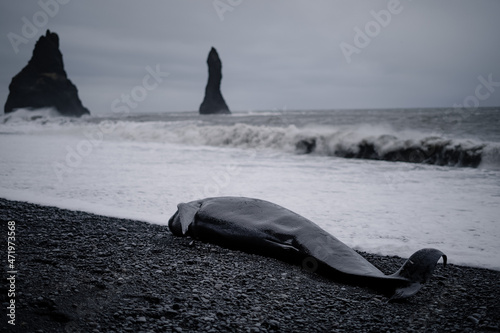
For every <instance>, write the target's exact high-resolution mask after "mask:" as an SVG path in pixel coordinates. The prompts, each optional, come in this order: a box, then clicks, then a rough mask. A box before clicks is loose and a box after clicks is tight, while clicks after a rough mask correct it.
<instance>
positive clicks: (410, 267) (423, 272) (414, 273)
mask: <svg viewBox="0 0 500 333" xmlns="http://www.w3.org/2000/svg"><path fill="white" fill-rule="evenodd" d="M441 257H443V266H446V261H447V259H448V258H447V257H446V255H445V254H444V253H443V252H441V251H439V250H437V249H430V248H426V249H421V250H418V251H417V252H415V253H414V254H412V255H411V257H410V258H408V260H406V262H405V263H404V264H403V266H401V268H400V269H399V270H398V271H397V272H396V273H394V274H392V275H391V276H393V277H397V278H404V279H406V280H408V281H409V285H407V286H404V287H401V288H398V289H396V291H395V292H394V295H392V297H391V299H390V300H396V299H402V298H407V297H410V296H412V295H414V294H416V293H417V292H418V291H419V290H420V288H422V285H423V284H424V283H426V282H427V281H428V280H429V278H430V277H431V276H432V273H433V272H434V269H435V268H436V265H437V263H438V261H439V259H440V258H441Z"/></svg>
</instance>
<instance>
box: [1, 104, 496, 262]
mask: <svg viewBox="0 0 500 333" xmlns="http://www.w3.org/2000/svg"><path fill="white" fill-rule="evenodd" d="M0 147H1V148H0V151H1V155H0V197H2V198H6V199H11V200H20V201H27V202H31V203H37V204H43V205H50V206H56V207H60V208H66V209H71V210H80V211H85V212H91V213H96V214H101V215H107V216H113V217H119V218H127V219H136V220H142V221H147V222H150V223H155V224H167V223H168V220H169V218H170V216H172V215H173V214H174V213H175V211H176V209H177V208H176V206H177V204H179V203H181V202H189V201H192V200H197V199H200V198H205V197H215V196H244V197H254V198H259V199H263V200H268V201H271V202H274V203H277V204H279V205H282V206H284V207H286V208H288V209H290V210H293V211H295V212H296V213H298V214H301V215H303V216H304V217H306V218H308V219H310V220H311V221H313V222H315V223H316V224H318V225H319V226H321V227H322V228H323V229H325V230H327V231H328V232H329V233H331V234H332V235H334V236H335V237H337V238H338V239H340V240H341V241H343V242H344V243H346V244H347V245H348V246H350V247H352V248H354V249H356V250H360V251H366V252H371V253H376V254H381V255H397V256H401V257H409V256H410V255H411V254H412V253H413V252H415V251H417V250H419V249H421V248H426V247H433V248H437V249H440V250H441V251H443V252H444V253H446V254H447V255H448V260H449V262H450V263H453V264H459V265H467V266H472V267H483V268H489V269H494V270H500V108H478V109H462V110H456V109H373V110H369V109H367V110H320V111H317V110H268V111H258V112H257V111H245V112H243V111H242V112H234V113H233V114H232V115H208V116H201V115H199V114H198V113H197V112H156V113H148V114H145V113H142V114H132V113H127V114H112V113H110V114H102V115H93V116H85V117H82V118H65V117H59V116H57V113H56V112H55V111H54V110H50V109H44V110H37V111H29V110H23V109H20V110H17V111H16V112H14V113H10V114H7V115H3V116H2V117H0ZM30 218H31V217H30ZM33 218H34V217H33ZM26 223H29V221H26ZM96 223H98V220H96ZM16 236H17V235H16ZM19 237H22V235H19Z"/></svg>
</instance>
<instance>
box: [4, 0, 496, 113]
mask: <svg viewBox="0 0 500 333" xmlns="http://www.w3.org/2000/svg"><path fill="white" fill-rule="evenodd" d="M58 1H60V2H62V3H65V2H67V3H66V4H58V2H56V0H41V1H39V2H38V1H29V2H28V1H2V2H1V3H0V13H1V14H0V29H1V32H2V33H1V38H0V40H1V42H0V44H1V45H0V74H1V75H0V100H1V102H2V107H3V105H4V104H5V101H6V99H7V95H8V85H9V83H10V80H11V78H12V77H13V76H14V75H15V74H17V73H18V72H19V71H20V70H21V69H22V68H23V67H24V66H25V65H26V64H27V62H28V60H29V59H30V58H31V54H32V51H33V47H34V44H35V42H36V40H37V39H38V38H39V36H40V35H41V34H43V33H45V30H46V29H50V30H51V31H54V32H57V34H59V37H60V49H61V52H62V53H63V57H64V64H65V69H66V72H67V73H68V76H69V78H70V79H71V81H72V82H73V83H74V84H75V85H76V86H77V87H78V90H79V96H80V99H81V100H82V102H83V104H84V105H85V106H86V107H87V108H88V109H89V110H90V111H91V113H93V114H99V113H101V114H102V113H109V112H111V104H112V102H113V100H115V99H116V98H120V96H121V95H122V94H130V92H131V91H132V90H133V89H134V87H136V86H142V84H143V83H142V82H143V78H144V77H145V76H146V75H147V74H148V71H147V70H146V67H147V66H150V67H151V68H153V69H154V68H156V66H159V68H160V69H161V71H162V72H168V73H169V76H168V77H165V78H164V80H163V82H161V84H160V85H159V86H158V87H157V88H156V89H153V90H151V91H148V95H147V97H146V98H145V99H144V100H143V101H140V103H138V106H137V108H136V109H135V110H134V111H136V112H158V111H194V110H198V108H199V105H200V103H201V102H202V100H203V95H204V89H205V85H206V81H207V66H206V58H207V55H208V52H209V51H210V47H212V46H214V47H215V48H216V49H217V50H218V52H219V56H220V58H221V60H222V64H223V69H222V70H223V80H222V93H223V96H224V98H225V99H226V102H227V104H228V106H229V108H230V109H231V110H235V111H248V110H273V109H278V110H284V109H286V110H291V109H345V108H399V107H452V106H453V105H454V104H461V103H463V102H464V101H466V102H467V103H474V102H475V101H476V102H479V103H480V106H499V105H500V83H497V84H496V86H495V84H493V85H492V84H490V85H489V87H482V88H479V92H476V90H477V89H476V88H477V86H478V85H480V84H481V81H480V80H479V79H478V77H480V76H481V77H482V78H483V79H484V80H486V81H488V80H490V81H493V82H500V37H499V34H500V20H499V19H498V16H499V14H500V1H498V0H491V1H489V0H474V1H469V0H467V1H459V0H443V1H431V0H429V1H410V0H401V1H400V2H399V4H398V2H397V1H395V0H391V1H373V0H370V1H347V0H344V1H334V0H328V1H311V0H304V1H290V0H274V1H264V0H262V1H261V0H206V1H186V0H178V1H102V0H92V1H76V0H64V1H63V0H58ZM39 3H47V4H49V5H48V7H46V9H45V11H44V9H43V8H42V7H43V6H41V5H40V4H39ZM55 3H57V4H58V6H57V7H56V6H55V5H54V4H55ZM47 8H48V9H47ZM47 11H48V14H47V13H46V12H47ZM374 13H378V14H376V15H374ZM387 14H389V15H387ZM376 16H378V21H377V18H376ZM27 21H28V22H29V23H28V24H27V23H26V22H27ZM29 24H33V26H34V27H35V28H36V29H37V30H38V31H37V32H36V34H33V33H31V30H30V29H28V28H27V27H25V25H29ZM37 25H38V26H40V27H37ZM367 29H368V31H367ZM360 32H361V33H360ZM30 33H31V34H30ZM9 34H10V35H9ZM13 34H15V35H17V36H19V37H21V38H22V42H19V39H18V40H17V41H16V42H15V43H13V42H12V36H14V35H13ZM32 35H34V36H32ZM363 35H364V36H363ZM9 36H10V38H9ZM16 49H17V51H18V52H17V53H16ZM488 77H490V78H488ZM151 82H153V81H151ZM488 89H490V90H488ZM478 93H479V95H480V96H479V97H480V98H478V97H476V95H477V94H478ZM470 96H473V97H470Z"/></svg>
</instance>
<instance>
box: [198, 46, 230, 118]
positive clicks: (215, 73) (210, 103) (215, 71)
mask: <svg viewBox="0 0 500 333" xmlns="http://www.w3.org/2000/svg"><path fill="white" fill-rule="evenodd" d="M207 64H208V82H207V87H206V88H205V98H204V99H203V102H202V103H201V105H200V114H231V111H229V108H228V107H227V104H226V102H225V101H224V97H222V93H221V92H220V82H221V80H222V62H221V61H220V58H219V54H218V53H217V50H216V49H215V48H213V47H212V49H211V50H210V53H209V54H208V58H207Z"/></svg>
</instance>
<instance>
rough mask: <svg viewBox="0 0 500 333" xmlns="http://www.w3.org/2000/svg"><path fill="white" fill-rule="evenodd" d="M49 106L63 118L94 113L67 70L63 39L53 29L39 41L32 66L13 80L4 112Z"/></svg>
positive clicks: (25, 68) (29, 65) (23, 70)
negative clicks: (70, 78) (62, 45)
mask: <svg viewBox="0 0 500 333" xmlns="http://www.w3.org/2000/svg"><path fill="white" fill-rule="evenodd" d="M48 107H53V108H55V109H57V111H59V113H60V114H61V115H63V116H73V117H79V116H82V115H84V114H90V112H89V110H87V108H86V107H84V106H83V105H82V102H81V101H80V98H78V90H77V89H76V86H75V85H74V84H73V83H72V82H71V81H70V80H69V79H68V76H67V75H66V71H65V70H64V64H63V56H62V53H61V51H60V50H59V36H58V35H57V34H56V33H54V32H50V30H47V32H46V33H45V36H41V37H40V39H38V41H37V42H36V44H35V49H34V50H33V56H32V57H31V59H30V61H29V62H28V64H27V65H26V66H25V67H24V68H23V69H22V70H21V71H20V72H19V73H18V74H17V75H16V76H14V77H13V78H12V81H11V83H10V85H9V97H8V98H7V102H6V103H5V107H4V111H5V113H9V112H13V111H15V110H16V109H19V108H27V109H40V108H48Z"/></svg>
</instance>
